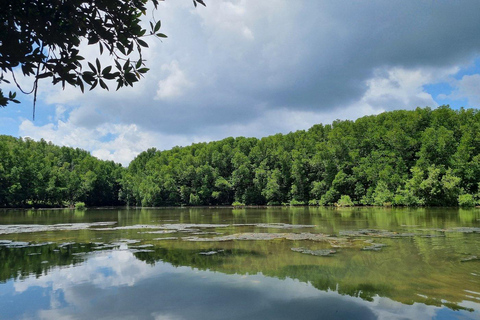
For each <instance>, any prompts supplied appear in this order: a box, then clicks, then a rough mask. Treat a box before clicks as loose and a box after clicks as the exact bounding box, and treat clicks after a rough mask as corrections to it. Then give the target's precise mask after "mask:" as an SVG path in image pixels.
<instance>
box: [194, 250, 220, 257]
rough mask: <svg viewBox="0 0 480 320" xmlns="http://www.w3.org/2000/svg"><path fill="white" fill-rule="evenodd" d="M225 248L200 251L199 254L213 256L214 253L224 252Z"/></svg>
mask: <svg viewBox="0 0 480 320" xmlns="http://www.w3.org/2000/svg"><path fill="white" fill-rule="evenodd" d="M224 251H225V250H212V251H206V252H199V253H198V254H200V255H203V256H212V255H214V254H218V253H220V252H224Z"/></svg>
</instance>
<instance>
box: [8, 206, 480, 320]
mask: <svg viewBox="0 0 480 320" xmlns="http://www.w3.org/2000/svg"><path fill="white" fill-rule="evenodd" d="M0 319H159V320H160V319H162V320H164V319H172V320H177V319H480V210H479V209H472V210H461V209H375V208H366V209H325V208H268V209H197V208H195V209H109V210H85V211H75V210H26V211H24V210H4V211H0Z"/></svg>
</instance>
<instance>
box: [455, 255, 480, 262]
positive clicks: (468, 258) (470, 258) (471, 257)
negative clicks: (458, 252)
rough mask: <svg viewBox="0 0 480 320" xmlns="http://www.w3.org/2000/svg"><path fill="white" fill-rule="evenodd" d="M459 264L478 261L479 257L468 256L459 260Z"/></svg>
mask: <svg viewBox="0 0 480 320" xmlns="http://www.w3.org/2000/svg"><path fill="white" fill-rule="evenodd" d="M460 261H461V262H469V261H480V257H478V256H470V257H467V258H464V259H461V260H460Z"/></svg>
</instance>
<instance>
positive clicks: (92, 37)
mask: <svg viewBox="0 0 480 320" xmlns="http://www.w3.org/2000/svg"><path fill="white" fill-rule="evenodd" d="M159 1H160V0H119V1H111V0H69V1H56V0H44V1H29V0H16V1H7V2H5V3H4V4H3V5H2V10H1V11H0V22H1V23H0V43H1V46H0V69H1V71H2V75H1V77H0V83H1V82H7V81H5V79H3V73H7V72H8V73H12V74H13V76H14V79H15V72H18V71H19V70H21V72H22V73H23V75H25V76H30V77H33V78H34V84H33V89H32V90H31V91H28V90H27V91H25V90H22V89H21V88H20V89H21V90H22V92H23V93H34V94H35V96H36V92H37V88H38V80H39V79H43V78H50V79H51V80H52V82H53V84H58V83H60V84H61V85H62V87H65V85H66V84H68V85H71V86H75V87H77V86H78V87H79V88H80V89H81V90H82V92H83V91H84V89H85V87H87V88H89V89H90V90H92V89H94V88H95V87H97V86H100V87H101V88H102V89H105V90H108V85H107V83H108V82H109V81H115V82H116V84H117V86H116V88H117V90H118V89H119V88H121V87H124V86H133V84H134V83H135V82H137V81H138V80H139V79H140V78H141V77H142V76H143V74H145V73H146V72H147V71H148V68H147V67H146V66H145V61H144V59H143V58H142V49H143V48H147V47H148V44H147V42H146V41H145V40H144V38H145V37H155V38H166V37H167V36H166V35H165V34H163V33H161V32H160V29H161V23H160V21H156V20H155V19H154V18H152V21H150V30H149V31H147V30H146V29H144V28H143V27H142V25H141V23H140V22H141V19H140V18H141V17H142V16H145V15H146V13H147V4H148V3H149V2H150V3H152V4H153V7H154V8H155V9H157V7H158V4H159ZM193 3H194V4H195V6H196V5H197V3H200V4H203V5H205V3H204V2H203V1H202V0H193ZM83 39H85V40H86V41H88V44H89V45H97V46H98V48H99V51H100V55H102V54H103V53H104V52H106V53H108V55H110V56H111V57H112V58H113V62H112V64H111V65H108V66H102V65H101V63H100V60H99V59H98V58H97V59H95V61H85V62H84V63H83V64H82V61H83V60H84V57H82V56H81V55H80V43H81V41H82V40H83ZM86 66H88V68H85V69H84V67H86ZM17 86H18V84H17ZM9 102H15V103H18V100H16V97H15V94H14V93H12V92H10V93H9V94H8V96H5V95H4V94H3V92H2V91H1V89H0V106H6V105H7V104H8V103H9Z"/></svg>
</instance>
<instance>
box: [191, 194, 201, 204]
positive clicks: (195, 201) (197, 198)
mask: <svg viewBox="0 0 480 320" xmlns="http://www.w3.org/2000/svg"><path fill="white" fill-rule="evenodd" d="M189 202H190V204H191V205H192V206H199V205H201V204H202V202H201V201H200V196H199V195H198V194H193V193H190V201H189Z"/></svg>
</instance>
